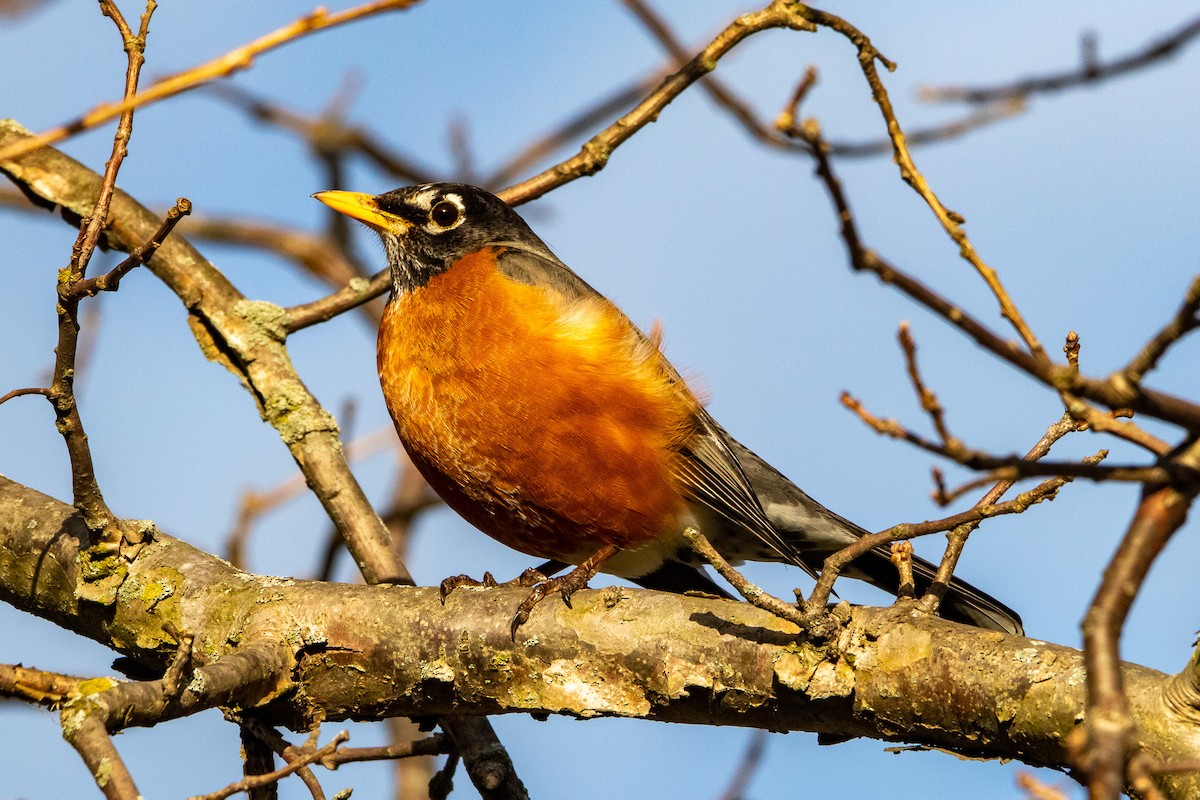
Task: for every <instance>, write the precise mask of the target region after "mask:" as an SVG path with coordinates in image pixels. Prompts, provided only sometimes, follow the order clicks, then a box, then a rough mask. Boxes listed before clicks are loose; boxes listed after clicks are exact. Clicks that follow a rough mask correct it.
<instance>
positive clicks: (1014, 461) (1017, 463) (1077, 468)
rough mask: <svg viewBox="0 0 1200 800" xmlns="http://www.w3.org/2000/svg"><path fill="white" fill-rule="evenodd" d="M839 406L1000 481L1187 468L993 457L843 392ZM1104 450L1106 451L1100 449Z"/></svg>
mask: <svg viewBox="0 0 1200 800" xmlns="http://www.w3.org/2000/svg"><path fill="white" fill-rule="evenodd" d="M841 402H842V405H843V406H845V407H846V408H848V409H850V410H851V411H853V412H854V413H855V414H856V415H858V418H859V419H861V420H862V421H863V422H864V423H866V424H867V425H869V426H870V427H871V428H872V429H873V430H874V431H875V432H876V433H882V434H884V435H885V436H890V437H891V438H893V439H900V440H903V441H905V442H908V443H909V444H912V445H915V446H916V447H919V448H921V449H922V450H926V451H928V452H930V453H936V454H937V455H940V456H945V457H946V458H951V459H953V460H954V461H956V462H957V463H959V464H962V465H963V466H964V467H968V468H970V469H986V470H994V471H995V473H996V475H995V477H996V478H998V479H1000V480H1017V479H1020V478H1034V477H1044V476H1048V475H1064V476H1071V477H1076V478H1088V479H1089V480H1094V481H1134V482H1138V483H1147V482H1149V483H1161V482H1163V481H1169V480H1171V479H1172V477H1173V476H1174V475H1176V474H1183V473H1185V472H1186V471H1187V470H1188V468H1187V467H1185V466H1183V465H1180V464H1171V463H1168V464H1164V465H1160V466H1140V465H1138V464H1114V465H1112V466H1100V465H1094V464H1087V463H1081V462H1076V461H1054V462H1050V461H1039V462H1030V461H1026V460H1025V459H1024V458H1022V457H1021V456H1018V455H1016V454H1013V455H1009V456H994V455H991V454H990V453H986V452H984V451H982V450H973V449H970V448H968V447H966V446H965V445H963V444H961V443H959V442H957V441H956V440H953V441H952V442H951V443H950V444H942V443H940V442H935V441H933V440H931V439H926V438H925V437H923V436H921V435H919V434H916V433H913V432H912V431H910V430H909V429H908V428H906V427H904V426H903V425H902V424H901V423H900V422H898V421H897V420H894V419H882V418H880V417H877V416H875V415H874V414H872V413H871V412H870V411H868V410H867V409H866V408H864V407H863V405H862V403H860V402H859V401H858V400H856V399H855V398H854V397H852V396H850V395H849V394H848V393H846V392H843V393H842V395H841ZM1101 452H1104V453H1107V452H1108V451H1107V450H1104V451H1101Z"/></svg>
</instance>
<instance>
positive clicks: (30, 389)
mask: <svg viewBox="0 0 1200 800" xmlns="http://www.w3.org/2000/svg"><path fill="white" fill-rule="evenodd" d="M30 394H40V395H41V396H42V397H49V396H50V389H48V388H46V387H45V386H27V387H25V388H24V389H13V390H12V391H11V392H9V393H7V394H5V395H4V396H2V397H0V405H4V404H5V403H7V402H8V401H9V400H12V399H13V398H14V397H24V396H25V395H30Z"/></svg>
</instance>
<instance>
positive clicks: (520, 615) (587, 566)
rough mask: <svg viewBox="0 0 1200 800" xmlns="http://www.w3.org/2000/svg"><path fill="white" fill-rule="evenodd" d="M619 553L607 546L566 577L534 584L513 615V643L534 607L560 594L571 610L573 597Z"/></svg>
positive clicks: (611, 546) (613, 547) (511, 631)
mask: <svg viewBox="0 0 1200 800" xmlns="http://www.w3.org/2000/svg"><path fill="white" fill-rule="evenodd" d="M618 552H619V550H618V548H617V547H616V546H614V545H606V546H604V547H602V548H600V549H599V550H598V551H596V552H595V553H594V554H593V555H592V556H590V557H589V558H588V559H587V560H586V561H584V562H583V563H582V564H580V565H579V566H577V567H576V568H575V569H573V570H571V571H570V572H568V573H567V574H566V575H560V576H558V577H556V578H545V579H543V580H540V581H538V582H537V583H536V584H534V586H533V591H532V592H530V593H529V596H528V597H526V598H525V599H524V600H522V601H521V605H519V606H517V613H516V614H514V615H513V619H512V625H511V626H509V633H510V634H511V635H512V639H513V641H514V642H515V641H516V640H517V629H518V628H520V627H521V626H522V625H524V624H525V623H526V622H528V621H529V614H530V612H531V611H533V607H534V606H536V605H537V604H538V603H540V602H542V600H543V599H544V598H545V597H546V595H548V594H551V593H553V592H558V594H559V596H560V597H562V600H563V603H565V604H566V605H567V608H570V607H571V595H573V594H575V592H577V591H579V590H580V589H586V588H587V585H588V581H590V580H591V579H592V578H594V577H595V576H596V573H597V572H599V571H600V567H601V566H602V565H603V564H604V562H605V561H608V560H609V559H610V558H612V557H613V556H615V555H616V554H617V553H618ZM530 571H532V570H526V572H530ZM522 577H524V576H522Z"/></svg>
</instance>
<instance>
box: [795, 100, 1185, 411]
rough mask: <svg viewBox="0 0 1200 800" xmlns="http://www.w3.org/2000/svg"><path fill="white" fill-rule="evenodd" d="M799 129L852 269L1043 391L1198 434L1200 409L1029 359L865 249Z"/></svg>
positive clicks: (833, 180)
mask: <svg viewBox="0 0 1200 800" xmlns="http://www.w3.org/2000/svg"><path fill="white" fill-rule="evenodd" d="M800 129H801V131H802V133H803V135H804V136H805V137H806V138H808V139H809V141H810V142H812V143H813V157H814V158H815V159H816V162H817V175H818V177H820V178H821V180H822V182H823V183H824V184H825V187H826V189H827V191H828V193H829V196H830V199H831V200H832V201H833V205H834V209H835V211H836V212H837V217H838V220H839V222H840V225H841V236H842V241H843V242H844V243H845V245H846V249H847V253H848V255H849V261H850V266H851V268H852V269H854V270H856V271H860V270H861V271H866V272H871V273H873V274H875V275H876V276H877V277H878V278H879V279H880V280H881V281H882V282H884V283H885V284H888V285H890V286H894V287H895V288H897V289H899V290H900V291H901V292H903V293H904V294H906V295H907V296H908V297H910V298H911V299H913V300H914V301H916V302H917V303H918V304H920V305H922V306H924V307H925V308H927V309H929V310H931V311H933V312H934V313H935V314H937V315H938V316H940V317H942V318H943V319H945V320H946V321H947V322H949V323H950V324H952V325H953V326H954V327H956V328H958V329H959V330H960V331H962V332H963V333H964V334H966V335H967V336H968V337H970V338H971V339H972V340H973V341H974V342H976V343H977V344H978V345H980V346H981V347H983V348H984V349H986V350H988V351H989V352H991V353H993V354H994V355H996V356H998V357H999V358H1001V359H1002V360H1004V361H1006V362H1008V363H1009V364H1011V365H1013V366H1014V367H1017V368H1018V369H1020V370H1021V371H1023V372H1025V373H1026V374H1028V375H1029V376H1031V377H1033V378H1035V379H1037V380H1039V381H1041V382H1042V383H1044V384H1046V385H1047V386H1052V387H1055V388H1057V389H1059V390H1062V391H1068V392H1071V393H1072V394H1075V395H1078V396H1080V397H1084V398H1087V399H1089V400H1091V401H1093V402H1096V403H1099V404H1101V405H1104V406H1107V407H1109V408H1110V409H1130V410H1132V411H1135V412H1137V413H1141V414H1145V415H1147V416H1151V417H1155V418H1157V419H1161V420H1164V421H1166V422H1171V423H1174V424H1176V425H1180V426H1181V427H1184V428H1186V429H1187V430H1189V431H1200V405H1198V404H1196V403H1193V402H1190V401H1188V400H1184V399H1182V398H1179V397H1175V396H1173V395H1169V394H1166V393H1164V392H1159V391H1155V390H1153V389H1150V388H1148V387H1145V386H1138V387H1137V388H1136V390H1134V389H1133V388H1132V387H1130V386H1129V385H1128V383H1127V382H1124V381H1119V380H1114V379H1112V378H1108V379H1099V378H1092V377H1089V376H1086V375H1083V374H1079V373H1078V371H1077V370H1072V369H1071V368H1070V367H1069V366H1068V365H1058V364H1054V363H1053V362H1051V361H1049V360H1048V359H1043V358H1037V357H1034V356H1033V355H1032V354H1031V353H1029V352H1026V351H1025V350H1023V349H1022V348H1020V347H1018V346H1016V345H1015V344H1013V343H1012V342H1009V341H1007V340H1005V339H1003V338H1001V337H1000V336H998V335H997V334H996V333H995V332H993V331H992V330H990V329H989V328H988V327H987V326H985V325H983V324H982V323H981V322H979V321H978V320H976V319H975V318H974V317H972V316H971V315H970V314H967V313H966V312H964V311H963V310H962V309H961V308H959V307H958V306H956V305H955V304H953V303H951V302H950V301H949V300H947V299H945V298H944V297H942V296H941V295H939V294H938V293H936V292H934V291H933V290H932V289H930V288H929V287H927V286H925V285H924V284H923V283H921V282H920V281H918V280H917V279H915V278H913V277H912V276H910V275H908V274H906V273H904V272H902V271H901V270H900V269H899V268H897V267H896V266H895V265H894V264H891V263H890V262H888V261H886V260H885V259H883V258H882V257H880V256H879V254H877V253H876V252H875V251H873V250H870V249H868V248H867V247H866V246H865V245H864V244H863V242H862V239H861V237H860V234H859V232H858V226H857V225H856V223H855V221H854V214H853V213H852V211H851V209H850V205H849V202H848V201H847V199H846V196H845V193H844V192H843V190H842V186H841V182H840V181H839V180H838V178H837V175H836V174H835V173H834V171H833V165H832V163H831V161H830V159H829V153H828V148H827V145H826V143H825V141H824V138H823V137H822V136H821V131H820V126H819V125H818V124H817V123H816V121H815V120H811V119H810V120H806V121H805V122H804V124H803V125H801V126H800Z"/></svg>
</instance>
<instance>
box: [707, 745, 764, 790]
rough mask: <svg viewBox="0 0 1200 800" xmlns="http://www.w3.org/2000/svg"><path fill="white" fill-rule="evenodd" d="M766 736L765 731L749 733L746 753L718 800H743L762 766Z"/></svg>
mask: <svg viewBox="0 0 1200 800" xmlns="http://www.w3.org/2000/svg"><path fill="white" fill-rule="evenodd" d="M768 735H769V734H768V733H767V732H766V731H752V732H751V734H750V741H749V742H748V743H747V744H746V752H745V753H743V754H742V759H741V761H739V762H738V767H737V769H736V770H735V771H734V773H733V777H732V778H730V779H729V785H728V786H726V787H725V791H723V792H721V796H720V798H719V800H744V798H745V797H746V789H747V787H749V786H750V781H751V780H753V778H754V774H755V773H756V772H758V768H759V766H760V765H761V764H762V760H763V753H765V752H766V750H767V736H768Z"/></svg>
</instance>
